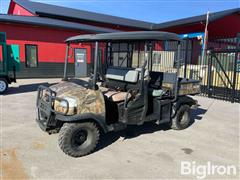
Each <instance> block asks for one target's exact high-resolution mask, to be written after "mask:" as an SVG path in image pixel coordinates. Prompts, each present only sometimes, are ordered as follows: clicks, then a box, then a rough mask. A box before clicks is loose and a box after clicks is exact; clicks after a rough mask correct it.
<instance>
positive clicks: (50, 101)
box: [36, 86, 69, 132]
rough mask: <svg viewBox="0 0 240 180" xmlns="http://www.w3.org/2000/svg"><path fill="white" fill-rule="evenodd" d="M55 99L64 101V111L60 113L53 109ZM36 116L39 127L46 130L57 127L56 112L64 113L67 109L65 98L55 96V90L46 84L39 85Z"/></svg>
mask: <svg viewBox="0 0 240 180" xmlns="http://www.w3.org/2000/svg"><path fill="white" fill-rule="evenodd" d="M55 101H65V102H66V104H67V107H66V111H65V112H64V113H60V112H57V111H55V110H54V103H55ZM36 107H37V118H36V121H37V123H38V125H39V127H40V128H41V129H42V130H43V131H46V132H49V131H50V130H53V129H55V128H57V119H56V118H55V117H56V115H57V114H62V115H66V114H67V112H68V109H69V103H68V101H67V100H65V99H62V98H58V97H56V92H54V91H52V90H51V89H50V88H48V87H46V86H39V88H38V94H37V104H36Z"/></svg>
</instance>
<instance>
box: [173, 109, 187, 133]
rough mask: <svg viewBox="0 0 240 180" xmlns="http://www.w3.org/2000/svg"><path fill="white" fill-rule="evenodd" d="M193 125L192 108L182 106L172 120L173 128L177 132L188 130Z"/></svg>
mask: <svg viewBox="0 0 240 180" xmlns="http://www.w3.org/2000/svg"><path fill="white" fill-rule="evenodd" d="M190 124H191V113H190V106H189V105H187V104H184V105H181V106H180V108H179V109H178V110H177V113H176V115H175V116H174V118H173V119H172V123H171V128H172V129H175V130H182V129H186V128H187V127H188V126H189V125H190Z"/></svg>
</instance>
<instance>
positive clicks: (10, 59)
mask: <svg viewBox="0 0 240 180" xmlns="http://www.w3.org/2000/svg"><path fill="white" fill-rule="evenodd" d="M7 65H8V71H14V68H15V71H19V70H20V59H19V45H16V44H12V45H7Z"/></svg>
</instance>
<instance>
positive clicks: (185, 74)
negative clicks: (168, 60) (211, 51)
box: [183, 38, 189, 78]
mask: <svg viewBox="0 0 240 180" xmlns="http://www.w3.org/2000/svg"><path fill="white" fill-rule="evenodd" d="M188 46H189V39H188V38H187V39H186V49H185V58H184V76H183V77H184V78H186V76H187V59H188Z"/></svg>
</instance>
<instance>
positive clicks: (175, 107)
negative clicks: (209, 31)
mask: <svg viewBox="0 0 240 180" xmlns="http://www.w3.org/2000/svg"><path fill="white" fill-rule="evenodd" d="M169 41H174V42H176V43H177V45H178V51H177V52H171V53H170V54H164V48H163V46H164V45H165V42H169ZM180 42H181V39H180V38H179V36H178V35H177V34H173V33H167V32H154V31H151V32H150V31H139V32H117V33H106V34H97V35H80V36H75V37H71V38H69V39H67V40H66V43H67V44H68V45H67V50H66V59H65V68H64V78H63V81H62V82H60V83H59V84H57V85H53V86H51V87H50V88H47V87H44V86H41V87H39V90H38V99H37V108H38V117H37V122H38V123H39V125H40V127H41V128H42V129H43V130H44V131H47V132H49V133H52V132H58V131H59V130H60V138H59V145H60V148H61V149H62V150H63V151H64V152H65V153H66V154H68V155H70V156H74V157H79V156H83V155H87V154H89V153H90V152H92V151H93V150H94V149H95V148H96V146H97V144H98V141H99V137H100V136H99V132H100V131H101V132H104V133H107V132H109V131H118V130H122V129H124V128H127V126H128V125H141V124H143V123H144V122H146V121H155V122H157V123H158V124H160V123H167V124H169V125H170V126H171V127H172V128H173V129H176V130H181V129H185V128H187V127H188V126H189V125H190V123H191V121H190V108H191V107H195V105H196V104H197V102H196V101H195V100H193V99H192V98H191V97H189V96H187V95H195V94H198V93H199V90H200V85H199V81H197V80H192V79H186V78H181V77H179V69H180V68H179V66H180V60H181V57H180V49H181V45H180ZM72 43H95V55H94V71H93V75H92V76H91V77H90V80H89V82H88V83H87V82H86V83H83V84H84V85H78V84H77V83H76V81H73V80H72V79H68V77H67V65H68V57H69V55H68V52H69V48H70V44H72ZM99 46H106V51H105V57H106V58H105V62H104V63H103V64H102V63H99V59H98V55H99V51H98V49H99ZM167 55H168V56H167ZM155 56H156V57H155ZM159 56H160V57H162V58H161V60H162V61H166V62H165V63H163V64H165V65H166V67H161V65H159V63H157V62H155V61H156V59H159ZM168 61H170V62H168ZM161 64H162V63H161Z"/></svg>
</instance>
